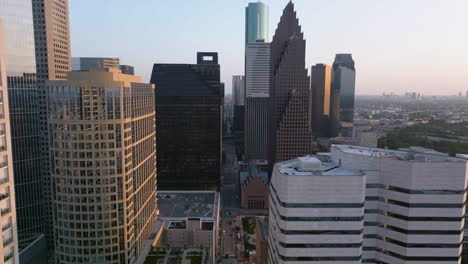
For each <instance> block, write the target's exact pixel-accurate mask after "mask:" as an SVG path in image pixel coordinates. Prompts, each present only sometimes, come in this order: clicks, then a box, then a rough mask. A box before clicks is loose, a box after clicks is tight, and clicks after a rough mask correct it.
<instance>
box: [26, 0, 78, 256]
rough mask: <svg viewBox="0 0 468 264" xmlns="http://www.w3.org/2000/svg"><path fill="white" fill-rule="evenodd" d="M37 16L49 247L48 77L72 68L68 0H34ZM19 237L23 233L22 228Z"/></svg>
mask: <svg viewBox="0 0 468 264" xmlns="http://www.w3.org/2000/svg"><path fill="white" fill-rule="evenodd" d="M32 10H33V18H34V39H35V51H36V62H37V63H36V70H37V83H38V92H39V101H38V102H39V112H40V118H39V119H40V121H39V122H40V124H39V125H40V127H39V128H40V135H41V137H40V138H41V141H40V151H41V179H40V180H41V184H38V186H37V187H36V188H37V189H40V188H42V191H43V193H44V195H43V196H42V201H40V200H37V201H35V203H37V205H36V207H38V206H41V205H43V206H44V207H43V209H41V208H40V207H39V208H36V209H35V210H37V211H43V214H44V216H43V219H37V221H39V220H42V221H41V222H42V223H38V224H41V225H43V226H44V227H43V228H44V231H42V232H45V234H47V243H48V247H49V251H50V252H51V253H52V249H53V245H54V243H53V240H54V238H53V216H52V202H51V201H52V190H51V182H50V159H49V141H48V139H49V133H48V132H49V130H48V126H47V99H46V93H47V89H46V87H45V82H46V81H47V80H65V79H66V78H67V74H68V72H70V71H71V47H70V23H69V12H68V0H32ZM20 238H22V239H30V237H23V235H22V234H21V232H20Z"/></svg>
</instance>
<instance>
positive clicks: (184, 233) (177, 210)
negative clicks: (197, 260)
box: [157, 191, 220, 263]
mask: <svg viewBox="0 0 468 264" xmlns="http://www.w3.org/2000/svg"><path fill="white" fill-rule="evenodd" d="M158 205H159V219H160V220H162V221H164V224H163V235H162V236H161V238H160V240H159V241H158V243H157V244H158V246H159V247H164V248H204V249H208V250H209V259H210V262H209V263H215V257H216V253H217V252H216V248H217V244H218V235H219V208H220V201H219V193H218V192H215V191H159V192H158Z"/></svg>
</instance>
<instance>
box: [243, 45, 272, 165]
mask: <svg viewBox="0 0 468 264" xmlns="http://www.w3.org/2000/svg"><path fill="white" fill-rule="evenodd" d="M245 59H246V61H245V76H246V85H245V86H246V100H245V127H244V142H245V157H246V159H247V160H267V159H268V154H267V153H268V107H269V94H270V91H269V89H270V43H265V42H252V43H247V46H246V55H245Z"/></svg>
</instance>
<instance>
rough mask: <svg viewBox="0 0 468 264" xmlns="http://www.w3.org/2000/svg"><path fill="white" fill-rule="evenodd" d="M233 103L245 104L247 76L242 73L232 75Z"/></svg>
mask: <svg viewBox="0 0 468 264" xmlns="http://www.w3.org/2000/svg"><path fill="white" fill-rule="evenodd" d="M232 100H233V102H232V103H233V105H244V104H245V78H244V76H242V75H235V76H232Z"/></svg>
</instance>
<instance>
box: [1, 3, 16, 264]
mask: <svg viewBox="0 0 468 264" xmlns="http://www.w3.org/2000/svg"><path fill="white" fill-rule="evenodd" d="M0 7H2V8H3V7H4V6H2V5H1V4H0ZM0 13H1V11H0ZM4 36H5V35H4V33H3V22H2V19H0V225H1V227H2V238H1V240H2V244H1V245H2V250H0V259H1V260H0V261H2V263H5V264H13V263H19V253H18V236H17V219H16V206H15V204H16V203H15V186H14V178H13V171H14V167H13V155H12V152H11V151H12V145H11V132H10V114H9V107H8V105H9V103H8V102H9V101H8V100H9V98H8V89H7V85H8V81H7V72H6V71H5V68H6V67H5V66H6V63H5V61H6V53H5V45H4V44H5V38H4Z"/></svg>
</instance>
